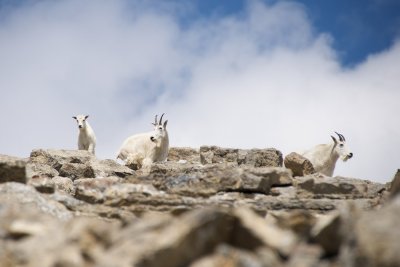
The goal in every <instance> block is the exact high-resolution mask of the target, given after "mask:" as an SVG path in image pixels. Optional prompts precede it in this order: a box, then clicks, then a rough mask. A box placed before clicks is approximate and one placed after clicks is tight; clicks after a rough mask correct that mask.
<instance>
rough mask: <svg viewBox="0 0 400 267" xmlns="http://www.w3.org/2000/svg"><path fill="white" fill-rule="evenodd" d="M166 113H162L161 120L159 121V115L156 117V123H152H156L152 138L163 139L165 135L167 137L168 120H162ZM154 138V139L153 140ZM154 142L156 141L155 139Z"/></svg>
mask: <svg viewBox="0 0 400 267" xmlns="http://www.w3.org/2000/svg"><path fill="white" fill-rule="evenodd" d="M163 116H164V113H163V114H162V115H161V118H160V120H159V121H157V115H156V117H155V119H154V123H152V124H153V125H154V132H155V134H154V136H152V138H153V139H154V140H155V139H161V138H163V137H165V136H166V135H167V123H168V120H166V121H165V122H164V123H163V122H162V119H163ZM153 139H152V141H153ZM153 142H154V141H153Z"/></svg>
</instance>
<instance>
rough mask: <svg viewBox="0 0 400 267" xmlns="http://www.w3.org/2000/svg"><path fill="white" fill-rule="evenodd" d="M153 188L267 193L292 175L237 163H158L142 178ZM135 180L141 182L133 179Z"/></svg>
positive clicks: (177, 191) (179, 191)
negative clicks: (241, 165)
mask: <svg viewBox="0 0 400 267" xmlns="http://www.w3.org/2000/svg"><path fill="white" fill-rule="evenodd" d="M142 180H146V181H148V182H151V183H152V184H153V185H154V186H155V187H156V188H158V189H159V190H162V191H166V192H169V193H174V194H182V195H193V196H194V195H202V196H209V195H212V194H216V193H218V192H222V191H228V192H229V191H237V192H258V193H263V194H268V193H269V191H270V188H271V186H277V185H290V184H291V183H292V177H291V175H290V172H288V171H287V170H286V169H284V168H273V167H270V168H252V167H247V166H244V167H243V168H240V167H236V166H235V165H232V164H207V165H204V166H199V165H193V164H178V163H168V162H167V163H161V164H154V165H153V166H152V168H151V174H150V175H149V176H146V177H144V178H142ZM136 182H140V180H139V181H136Z"/></svg>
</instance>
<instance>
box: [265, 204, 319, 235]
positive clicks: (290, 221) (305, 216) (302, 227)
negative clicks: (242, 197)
mask: <svg viewBox="0 0 400 267" xmlns="http://www.w3.org/2000/svg"><path fill="white" fill-rule="evenodd" d="M270 217H273V218H274V220H275V221H276V224H277V225H279V226H280V227H281V228H285V229H290V230H292V231H293V232H295V233H296V234H298V235H299V236H301V237H304V238H308V236H309V234H310V231H311V228H312V227H313V226H314V224H315V222H316V221H317V219H316V217H315V215H313V214H312V213H311V212H310V211H308V210H294V211H290V212H287V211H286V212H282V211H280V212H270V213H268V215H267V218H270Z"/></svg>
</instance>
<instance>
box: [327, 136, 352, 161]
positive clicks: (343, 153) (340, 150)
mask: <svg viewBox="0 0 400 267" xmlns="http://www.w3.org/2000/svg"><path fill="white" fill-rule="evenodd" d="M335 133H336V132H335ZM336 134H337V135H338V136H339V140H337V139H336V138H335V137H333V136H331V137H332V139H333V142H334V143H335V145H334V151H335V152H336V153H337V154H338V155H339V157H340V158H341V159H342V160H343V161H347V160H348V159H351V158H352V157H353V153H352V152H351V151H350V149H349V147H348V146H347V144H346V139H345V138H344V136H343V135H342V134H340V133H336Z"/></svg>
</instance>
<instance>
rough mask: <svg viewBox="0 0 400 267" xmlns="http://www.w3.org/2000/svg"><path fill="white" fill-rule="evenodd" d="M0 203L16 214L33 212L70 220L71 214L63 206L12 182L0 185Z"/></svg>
mask: <svg viewBox="0 0 400 267" xmlns="http://www.w3.org/2000/svg"><path fill="white" fill-rule="evenodd" d="M0 203H1V205H2V206H4V207H10V210H11V211H12V212H13V213H16V214H23V213H24V212H26V210H35V211H36V212H37V213H41V214H47V215H51V216H52V217H54V218H57V219H58V220H63V221H66V220H69V219H71V218H72V214H71V212H70V211H68V210H67V209H66V208H65V207H64V206H63V205H61V204H60V203H58V202H56V201H53V200H51V199H50V198H48V197H47V196H46V195H42V194H40V193H39V192H37V191H36V190H35V188H34V187H32V186H29V185H25V184H20V183H14V182H10V183H5V184H0ZM0 210H1V208H0Z"/></svg>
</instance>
